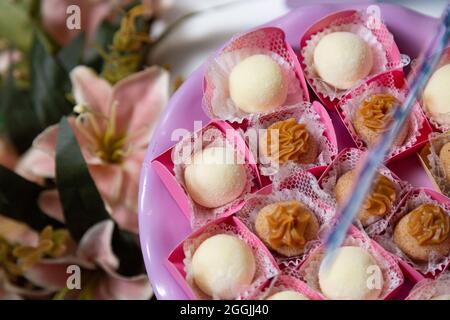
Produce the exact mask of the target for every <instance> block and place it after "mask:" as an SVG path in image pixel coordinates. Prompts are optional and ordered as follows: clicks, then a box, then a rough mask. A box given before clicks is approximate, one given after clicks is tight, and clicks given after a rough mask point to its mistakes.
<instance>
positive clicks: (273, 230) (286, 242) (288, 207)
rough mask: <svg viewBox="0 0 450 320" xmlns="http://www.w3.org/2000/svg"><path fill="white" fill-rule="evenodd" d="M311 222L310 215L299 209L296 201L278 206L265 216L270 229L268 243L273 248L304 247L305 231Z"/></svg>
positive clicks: (303, 209)
mask: <svg viewBox="0 0 450 320" xmlns="http://www.w3.org/2000/svg"><path fill="white" fill-rule="evenodd" d="M310 220H311V213H310V212H309V211H307V210H306V209H305V208H302V207H300V205H299V203H298V202H297V201H291V202H284V203H282V204H278V205H277V206H276V207H275V209H274V211H273V212H272V213H271V214H269V215H267V221H268V223H269V227H270V234H269V243H270V245H271V246H272V247H274V248H279V247H281V246H292V245H298V246H304V245H305V243H306V239H305V230H306V228H307V227H308V224H309V222H310Z"/></svg>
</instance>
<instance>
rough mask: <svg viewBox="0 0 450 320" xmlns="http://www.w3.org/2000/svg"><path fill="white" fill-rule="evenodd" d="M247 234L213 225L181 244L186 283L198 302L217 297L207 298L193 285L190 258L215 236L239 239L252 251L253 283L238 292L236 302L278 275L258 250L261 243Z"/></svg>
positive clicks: (236, 229) (273, 266) (268, 260)
mask: <svg viewBox="0 0 450 320" xmlns="http://www.w3.org/2000/svg"><path fill="white" fill-rule="evenodd" d="M248 233H249V232H248V231H246V230H241V229H240V228H237V227H236V226H233V225H230V224H227V223H226V222H222V223H220V224H213V225H211V226H209V227H207V228H206V229H205V230H204V231H203V232H202V233H201V234H200V235H199V236H197V237H195V238H188V239H187V240H186V241H185V242H184V244H183V250H184V255H185V258H184V260H183V264H184V271H185V272H186V282H187V283H188V284H189V286H190V287H191V289H192V290H193V292H194V293H195V295H196V296H197V297H198V298H199V299H200V300H210V299H214V300H217V299H218V297H217V296H215V297H209V296H208V295H206V294H205V293H203V292H202V291H201V290H200V289H199V288H198V287H197V285H196V284H195V282H194V279H193V274H192V268H191V264H192V257H193V255H194V253H195V251H196V250H197V248H198V247H199V246H200V245H201V244H202V243H203V241H205V240H206V239H208V238H210V237H212V236H214V235H217V234H228V235H233V236H237V237H239V239H241V240H243V241H245V242H246V243H247V244H248V245H249V246H250V248H251V249H252V252H253V255H254V257H255V262H256V271H255V276H254V278H253V282H252V283H251V284H250V286H246V287H243V288H242V289H241V290H240V291H239V294H238V296H237V297H236V300H240V299H245V298H247V297H249V295H250V294H251V293H252V292H254V291H255V290H256V288H259V287H261V286H262V285H263V284H264V283H265V282H266V281H267V280H268V279H271V278H273V277H275V276H276V275H278V274H279V270H278V268H277V267H276V266H275V265H273V263H272V262H271V259H270V257H269V256H267V255H266V254H265V252H264V251H263V250H259V248H260V247H261V246H262V244H261V243H259V242H257V240H256V239H255V238H253V237H252V236H249V234H248Z"/></svg>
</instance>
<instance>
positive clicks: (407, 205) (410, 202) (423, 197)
mask: <svg viewBox="0 0 450 320" xmlns="http://www.w3.org/2000/svg"><path fill="white" fill-rule="evenodd" d="M424 203H429V204H434V205H437V206H439V207H441V208H442V209H443V210H444V211H445V212H447V213H448V214H449V215H450V206H448V205H445V204H442V203H439V202H438V201H436V200H433V199H431V198H430V196H428V195H427V194H426V193H425V192H423V191H420V192H418V193H411V194H409V195H408V197H407V198H406V199H405V200H404V202H403V203H402V204H401V206H400V207H399V208H398V210H397V212H395V213H394V214H393V215H392V216H391V217H390V220H389V222H388V226H387V228H386V231H385V233H384V234H382V235H376V236H374V237H373V239H374V240H375V241H377V242H378V243H379V244H380V245H381V246H383V247H384V248H385V249H386V250H388V251H389V252H391V253H392V254H394V255H396V256H397V257H399V258H401V259H402V260H404V261H406V262H407V263H408V264H410V265H411V266H413V267H414V268H415V269H417V270H419V271H420V272H421V273H423V274H427V273H430V274H432V275H433V276H434V275H436V273H437V272H440V271H442V270H443V269H444V268H445V267H446V266H447V265H448V263H449V262H450V256H447V257H439V256H437V255H434V256H433V255H432V256H431V258H430V261H428V263H417V262H414V261H413V260H411V259H410V258H409V257H408V256H407V255H406V254H405V253H403V251H402V250H401V249H400V248H399V247H398V246H397V245H396V244H395V242H394V239H393V236H394V228H395V225H396V224H397V222H398V221H400V219H401V218H402V217H403V216H405V215H406V214H408V213H409V212H411V211H412V210H414V209H415V208H417V207H418V206H420V205H421V204H424Z"/></svg>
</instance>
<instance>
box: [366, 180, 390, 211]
mask: <svg viewBox="0 0 450 320" xmlns="http://www.w3.org/2000/svg"><path fill="white" fill-rule="evenodd" d="M396 198H397V191H396V190H395V186H394V184H393V183H392V181H391V180H389V179H388V178H386V177H385V176H383V175H381V174H380V175H379V177H378V180H377V182H376V184H375V187H374V189H373V191H372V193H371V195H370V196H369V198H368V199H367V201H366V203H365V205H364V209H365V210H367V211H368V212H369V213H370V214H372V215H374V216H380V217H382V216H385V215H386V213H387V212H388V211H389V210H391V207H392V203H393V202H394V201H395V199H396Z"/></svg>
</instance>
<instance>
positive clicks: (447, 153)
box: [439, 142, 450, 183]
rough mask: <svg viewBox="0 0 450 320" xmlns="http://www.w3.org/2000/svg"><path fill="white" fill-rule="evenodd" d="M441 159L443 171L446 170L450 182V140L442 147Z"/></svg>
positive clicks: (446, 176) (445, 173)
mask: <svg viewBox="0 0 450 320" xmlns="http://www.w3.org/2000/svg"><path fill="white" fill-rule="evenodd" d="M439 159H440V160H441V164H442V171H443V172H444V175H445V178H446V179H447V181H448V182H449V183H450V142H447V143H446V144H444V146H443V147H442V148H441V151H440V152H439Z"/></svg>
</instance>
